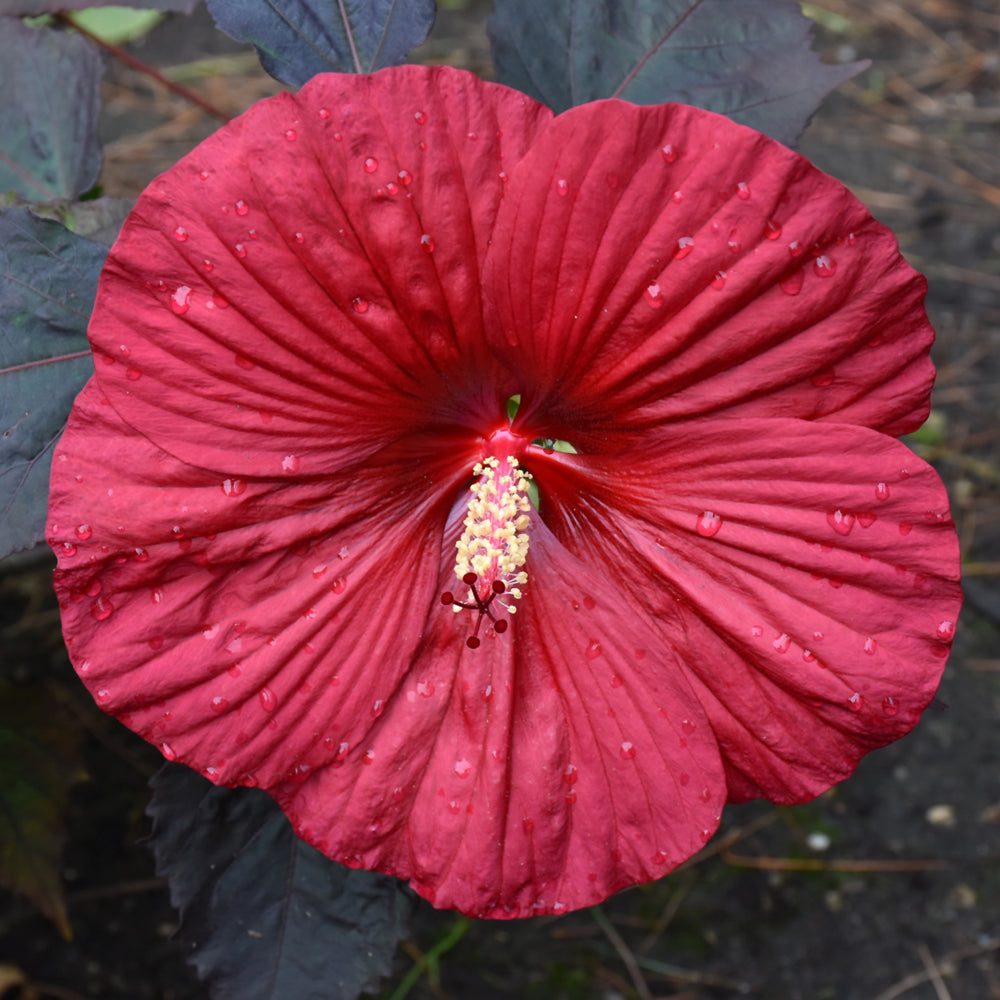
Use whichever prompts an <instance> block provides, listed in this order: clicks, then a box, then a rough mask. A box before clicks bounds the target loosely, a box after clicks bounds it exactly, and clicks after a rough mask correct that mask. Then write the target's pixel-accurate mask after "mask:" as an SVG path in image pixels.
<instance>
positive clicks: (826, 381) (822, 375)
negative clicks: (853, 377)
mask: <svg viewBox="0 0 1000 1000" xmlns="http://www.w3.org/2000/svg"><path fill="white" fill-rule="evenodd" d="M836 378H837V376H836V373H835V372H834V370H833V369H832V368H824V369H823V371H821V372H816V374H815V375H813V376H811V377H810V379H809V381H810V382H812V384H813V385H814V386H816V387H817V388H819V389H825V388H826V387H827V386H828V385H833V383H834V381H835V380H836Z"/></svg>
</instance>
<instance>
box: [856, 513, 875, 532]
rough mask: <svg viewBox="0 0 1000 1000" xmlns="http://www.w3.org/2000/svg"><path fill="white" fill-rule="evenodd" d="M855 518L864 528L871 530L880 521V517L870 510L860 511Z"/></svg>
mask: <svg viewBox="0 0 1000 1000" xmlns="http://www.w3.org/2000/svg"><path fill="white" fill-rule="evenodd" d="M855 516H856V517H857V519H858V524H860V525H861V527H862V528H870V527H871V526H872V525H873V524H874V523H875V522H876V521H877V520H878V516H877V515H876V514H875V513H874V512H873V511H870V510H859V511H858V512H857V514H856V515H855Z"/></svg>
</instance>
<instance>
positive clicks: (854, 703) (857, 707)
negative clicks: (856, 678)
mask: <svg viewBox="0 0 1000 1000" xmlns="http://www.w3.org/2000/svg"><path fill="white" fill-rule="evenodd" d="M864 703H865V700H864V698H862V697H861V694H860V692H858V691H855V692H854V694H852V695H851V697H850V698H848V699H847V707H848V708H849V709H850V710H851V711H852V712H860V711H861V706H862V705H864Z"/></svg>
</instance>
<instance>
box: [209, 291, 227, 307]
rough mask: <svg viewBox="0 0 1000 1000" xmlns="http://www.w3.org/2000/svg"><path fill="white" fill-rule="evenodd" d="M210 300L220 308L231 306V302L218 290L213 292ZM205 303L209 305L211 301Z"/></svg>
mask: <svg viewBox="0 0 1000 1000" xmlns="http://www.w3.org/2000/svg"><path fill="white" fill-rule="evenodd" d="M210 302H211V305H212V306H214V307H217V308H219V309H228V308H229V302H228V301H227V300H226V299H224V298H223V297H222V296H221V295H220V294H219V293H218V292H214V293H213V294H212V298H211V300H210ZM205 304H206V305H208V304H209V303H207V302H206V303H205Z"/></svg>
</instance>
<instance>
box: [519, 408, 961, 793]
mask: <svg viewBox="0 0 1000 1000" xmlns="http://www.w3.org/2000/svg"><path fill="white" fill-rule="evenodd" d="M548 464H549V466H550V468H547V469H543V468H540V467H538V465H537V463H535V475H536V479H537V481H538V483H539V488H540V491H541V495H542V504H543V507H544V506H545V503H546V497H548V498H549V500H550V505H549V506H548V507H547V508H546V509H549V510H550V511H551V514H550V515H549V523H550V526H551V527H552V528H553V530H554V531H555V533H556V534H557V535H558V536H559V537H560V538H562V539H563V540H564V541H565V543H566V544H567V545H569V546H570V547H571V548H572V549H573V550H574V551H575V552H576V553H577V555H579V556H580V557H581V558H582V559H583V560H584V561H587V562H589V563H590V564H592V565H601V564H603V565H604V566H605V567H606V572H607V573H608V575H609V578H610V579H612V580H616V581H618V580H620V581H622V585H623V588H624V590H625V591H626V593H628V594H629V596H630V599H631V601H632V603H633V605H634V606H636V607H637V608H639V609H642V610H643V611H645V612H646V613H647V614H649V615H650V616H652V617H653V618H654V619H655V620H656V622H657V625H658V628H659V629H660V631H661V633H662V635H663V636H664V639H665V641H666V642H667V643H669V644H670V645H672V646H673V647H674V648H675V649H676V650H677V651H678V655H679V656H680V657H681V659H682V660H683V661H684V663H685V665H686V668H687V671H688V673H689V676H690V677H691V679H692V683H694V685H695V689H696V690H697V692H698V695H699V698H700V700H701V702H702V705H703V706H704V709H705V711H706V712H707V714H708V717H709V720H710V722H711V726H712V729H713V731H714V732H715V734H716V736H717V737H718V739H719V743H720V747H721V749H722V753H723V756H724V759H725V762H726V769H727V775H728V780H729V789H730V797H731V798H732V799H735V800H742V799H746V798H751V797H753V796H758V795H763V796H766V797H767V798H769V799H771V800H773V801H778V802H794V801H802V800H804V799H808V798H811V797H812V796H814V795H817V794H818V793H820V792H822V791H824V790H825V789H826V788H828V787H829V786H830V785H832V784H834V783H835V782H837V781H839V780H841V779H843V778H844V777H846V776H847V775H849V774H850V773H851V772H852V771H853V770H854V767H855V766H856V764H857V762H858V760H859V759H860V758H861V757H862V756H863V755H864V754H865V753H867V752H868V751H869V750H872V749H874V748H875V747H878V746H882V745H884V744H886V743H889V742H891V741H892V740H894V739H897V738H898V737H900V736H901V735H903V734H904V733H906V732H907V731H908V730H909V729H910V728H911V727H912V726H913V725H915V724H916V722H917V720H918V719H919V717H920V714H921V712H922V711H923V709H924V708H925V707H926V706H927V704H928V703H929V702H930V700H931V698H932V697H933V695H934V692H935V690H936V688H937V685H938V680H939V677H940V675H941V671H942V669H943V668H944V664H945V659H946V658H947V656H948V652H949V648H950V642H951V639H952V637H953V634H954V623H955V622H956V621H957V616H958V611H959V606H960V603H961V591H960V587H959V585H958V582H957V580H958V551H957V543H956V537H955V531H954V526H953V524H952V521H951V518H950V517H949V515H948V500H947V495H946V493H945V490H944V487H943V486H942V484H941V481H940V480H939V479H938V477H937V474H936V473H935V472H934V471H933V470H932V469H931V468H930V467H929V466H928V465H926V464H925V463H924V462H922V461H921V460H920V459H918V458H916V456H914V455H913V454H912V453H911V452H910V451H909V450H908V449H907V448H906V447H905V446H903V445H902V444H900V443H899V442H898V441H895V440H893V439H891V438H888V437H885V436H883V435H880V434H877V433H875V432H872V431H870V430H867V429H865V428H858V427H853V426H849V425H836V424H824V425H822V426H821V427H817V426H816V425H815V424H810V423H805V422H801V421H794V420H785V419H773V420H741V421H738V422H737V421H730V420H715V421H704V422H696V423H689V424H679V425H677V426H676V427H675V428H674V429H673V432H672V435H671V439H670V441H669V443H667V444H660V445H659V446H657V447H656V448H655V449H654V450H653V451H652V452H651V453H647V454H645V455H641V454H640V455H636V456H635V457H634V458H630V459H629V461H628V466H627V472H626V471H623V466H622V459H621V457H620V456H619V457H616V458H615V459H614V460H613V461H612V460H610V459H604V458H600V459H591V458H585V457H583V456H577V455H572V456H562V457H555V456H553V457H552V458H551V459H549V463H548ZM570 468H573V471H572V472H570V471H568V470H569V469H570ZM569 495H571V496H572V498H573V503H572V505H570V504H569V503H568V502H567V503H565V504H563V503H562V502H561V497H563V496H569ZM585 498H586V499H585Z"/></svg>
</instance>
